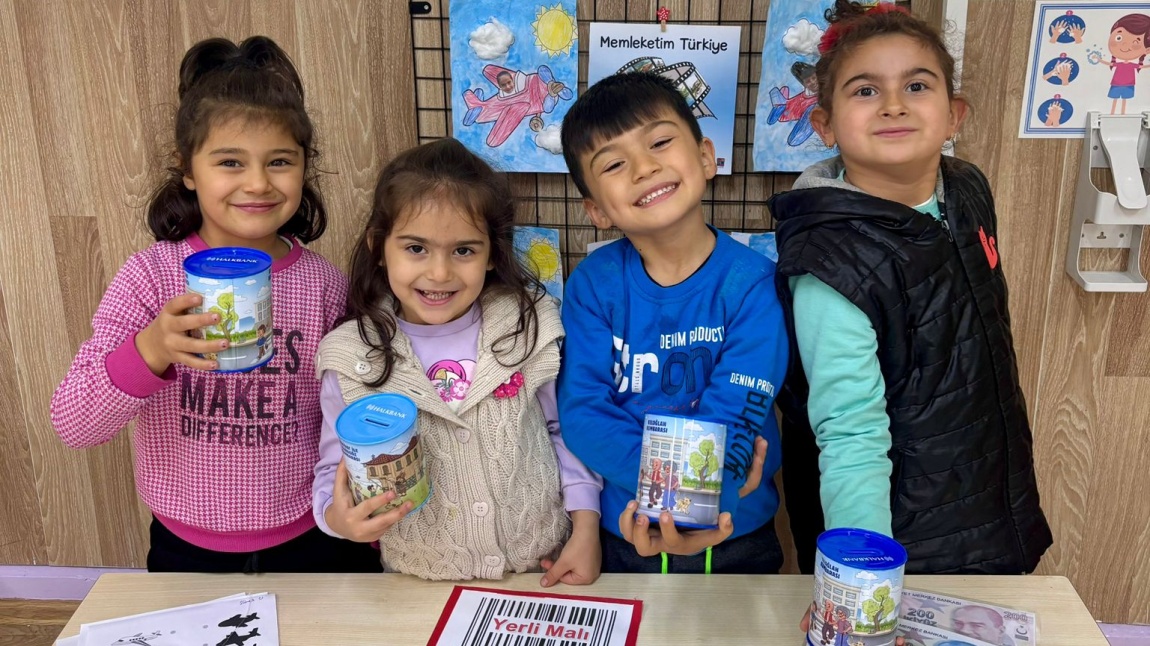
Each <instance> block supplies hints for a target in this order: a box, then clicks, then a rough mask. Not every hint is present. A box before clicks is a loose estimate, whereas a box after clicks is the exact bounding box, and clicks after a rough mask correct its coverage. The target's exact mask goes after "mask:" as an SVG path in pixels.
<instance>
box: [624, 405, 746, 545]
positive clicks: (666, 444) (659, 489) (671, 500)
mask: <svg viewBox="0 0 1150 646" xmlns="http://www.w3.org/2000/svg"><path fill="white" fill-rule="evenodd" d="M726 438H727V427H726V426H724V425H723V424H717V423H715V422H707V421H703V420H698V419H692V418H690V417H678V416H675V415H647V416H645V417H644V418H643V448H642V453H641V455H642V457H641V461H640V466H639V486H638V488H637V489H636V491H635V500H636V501H638V503H639V513H641V514H644V515H646V516H648V517H650V518H651V519H653V520H654V521H658V520H659V515H660V514H662V513H663V512H664V511H666V512H670V513H671V515H672V516H673V517H674V519H675V525H676V526H678V527H685V528H692V529H712V528H715V527H718V526H719V494H720V493H722V490H723V453H724V447H726Z"/></svg>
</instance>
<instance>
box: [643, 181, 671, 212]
mask: <svg viewBox="0 0 1150 646" xmlns="http://www.w3.org/2000/svg"><path fill="white" fill-rule="evenodd" d="M678 189H679V183H678V182H665V183H663V184H660V185H659V186H657V187H655V188H654V190H652V191H650V192H648V193H647V194H645V195H644V196H643V197H641V198H639V199H638V200H637V201H636V202H635V206H638V207H640V208H642V207H645V206H650V205H652V204H658V203H659V202H662V201H664V200H665V199H668V198H669V197H670V196H671V194H673V193H674V192H675V191H676V190H678Z"/></svg>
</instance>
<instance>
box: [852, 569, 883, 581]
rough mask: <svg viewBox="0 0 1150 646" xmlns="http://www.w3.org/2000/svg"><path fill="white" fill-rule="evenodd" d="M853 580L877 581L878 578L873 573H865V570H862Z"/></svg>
mask: <svg viewBox="0 0 1150 646" xmlns="http://www.w3.org/2000/svg"><path fill="white" fill-rule="evenodd" d="M855 578H856V579H866V580H867V581H876V580H878V577H877V576H875V574H874V572H867V571H866V570H863V571H862V572H859V573H858V574H856V575H855Z"/></svg>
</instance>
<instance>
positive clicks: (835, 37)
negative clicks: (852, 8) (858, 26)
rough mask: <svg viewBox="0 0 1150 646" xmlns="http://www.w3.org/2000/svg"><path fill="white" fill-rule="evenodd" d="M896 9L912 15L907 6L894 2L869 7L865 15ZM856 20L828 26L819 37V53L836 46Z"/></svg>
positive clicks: (889, 11)
mask: <svg viewBox="0 0 1150 646" xmlns="http://www.w3.org/2000/svg"><path fill="white" fill-rule="evenodd" d="M896 11H897V12H899V13H905V14H907V15H908V16H909V15H910V12H909V11H907V10H906V8H905V7H900V6H898V5H896V4H894V3H893V2H880V3H878V4H876V5H875V6H873V7H871V8H870V9H867V10H866V11H865V12H864V13H863V15H864V16H878V15H882V14H884V13H891V12H896ZM855 20H857V19H854V20H846V21H843V22H836V23H832V24H831V26H829V27H827V30H826V31H824V32H823V37H822V38H821V39H819V55H822V54H826V53H827V52H828V51H829V50H831V49H832V48H834V46H835V45H837V44H838V42H839V39H840V38H842V37H843V34H845V33H847V32H848V31H850V30H851V28H853V27H854V22H855Z"/></svg>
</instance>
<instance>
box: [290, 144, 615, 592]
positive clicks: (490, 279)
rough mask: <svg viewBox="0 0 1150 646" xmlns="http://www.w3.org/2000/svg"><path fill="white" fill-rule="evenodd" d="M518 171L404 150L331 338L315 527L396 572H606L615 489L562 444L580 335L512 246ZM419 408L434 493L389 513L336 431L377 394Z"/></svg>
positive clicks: (431, 147) (434, 575)
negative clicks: (567, 326) (572, 334)
mask: <svg viewBox="0 0 1150 646" xmlns="http://www.w3.org/2000/svg"><path fill="white" fill-rule="evenodd" d="M513 224H514V203H513V202H512V199H511V194H510V191H509V190H508V187H507V184H506V180H505V179H503V178H502V176H500V175H499V174H497V173H495V172H494V171H492V170H491V168H490V167H488V166H487V164H485V163H484V162H483V161H482V160H481V159H479V158H478V157H476V156H475V155H474V154H472V153H471V152H469V151H468V150H467V149H466V148H464V147H463V146H462V144H460V143H459V142H458V141H455V140H454V139H444V140H440V141H436V142H432V143H429V144H425V145H423V146H419V147H417V148H413V149H411V150H408V151H406V152H404V153H403V154H401V155H399V156H398V157H396V158H395V159H394V160H393V161H392V162H391V163H390V164H388V166H387V167H386V168H384V170H383V172H382V173H381V175H380V178H379V182H378V183H377V185H376V189H375V199H374V201H373V206H372V211H371V215H370V216H369V220H368V223H367V226H366V228H365V230H364V233H363V235H362V236H361V237H360V239H359V241H358V243H357V244H356V246H355V250H354V251H353V254H352V259H351V285H350V290H349V293H348V307H347V316H346V317H345V318H344V323H343V324H342V325H340V326H339V327H338V328H337V329H336V330H334V331H333V332H331V333H330V334H329V335H328V336H327V337H325V338H324V340H323V341H322V342H321V344H320V349H319V352H318V354H317V356H316V359H315V365H316V371H317V373H318V375H319V377H320V379H321V380H322V389H321V395H320V403H321V407H322V409H323V419H324V425H323V429H322V433H321V438H320V460H319V463H318V464H317V465H316V468H315V475H316V479H315V484H314V485H313V494H314V500H313V503H314V505H313V509H314V512H315V519H316V523H317V524H318V525H319V526H320V528H321V529H322V530H323V531H325V532H327V533H329V534H331V535H333V536H338V537H342V538H348V539H351V540H354V541H360V542H373V541H377V540H378V541H379V544H380V547H381V550H382V560H383V565H384V568H385V569H386V570H388V571H394V572H405V573H408V574H414V575H416V576H419V577H421V578H425V579H447V580H461V579H472V578H485V579H498V578H501V577H502V576H503V575H504V574H505V573H507V572H527V571H540V570H543V571H544V575H543V578H542V581H541V584H542V585H544V586H549V585H553V584H554V583H556V582H558V581H562V582H564V583H569V584H586V583H591V582H593V581H594V580H595V579H596V578H598V576H599V565H600V559H601V552H600V547H599V535H598V524H599V492H600V490H601V488H602V482H601V481H600V479H599V478H598V476H596V475H594V474H592V473H591V472H590V471H588V470H587V468H586V467H584V466H583V465H582V463H580V462H579V461H578V460H577V459H576V458H575V457H574V456H573V455H571V453H570V452H568V451H567V448H566V447H565V446H564V445H563V441H562V439H561V438H560V435H559V423H558V414H557V406H556V399H555V377H556V375H557V374H558V371H559V341H560V339H561V338H562V336H563V328H562V325H561V323H560V321H559V315H558V312H557V311H556V307H555V305H554V304H553V303H552V302H551V301H550V300H549V299H547V298H546V295H545V293H544V292H543V290H542V288H541V287H540V286H539V284H538V282H537V281H536V280H534V279H533V278H532V277H531V275H530V274H529V273H528V272H526V271H525V270H524V269H523V267H521V266H520V265H519V263H518V261H517V260H516V258H515V256H514V251H513V248H512V226H513ZM380 392H390V393H398V394H402V395H405V396H407V397H409V398H411V399H412V400H413V401H414V402H415V404H416V406H417V407H418V409H419V421H418V424H419V432H420V442H421V443H422V444H423V447H424V455H425V456H426V459H427V468H428V473H429V475H430V479H431V483H432V486H433V493H432V495H431V497H430V498H429V499H428V500H427V502H426V503H425V504H424V505H423V506H422V507H420V509H419V510H418V511H416V512H414V513H410V512H411V503H410V502H405V503H403V504H402V505H400V506H399V507H396V508H394V509H391V510H389V511H386V512H383V513H381V514H378V515H376V516H374V517H373V516H372V515H371V514H372V512H374V511H376V510H377V509H379V508H381V507H383V506H384V505H386V504H387V503H388V502H390V501H391V500H392V499H394V497H395V494H394V493H393V492H388V493H385V494H382V495H378V496H375V497H373V498H368V499H367V500H365V501H364V502H362V503H360V504H358V505H357V504H355V502H354V500H353V499H352V494H351V491H350V490H349V488H348V482H347V472H346V468H345V466H344V464H343V462H342V459H341V458H342V452H341V449H340V444H339V439H338V438H337V437H336V434H335V430H334V424H335V420H336V418H337V417H338V416H339V414H340V413H341V412H342V411H343V409H344V408H345V407H346V406H347V405H348V404H350V403H351V402H353V401H355V400H357V399H359V398H361V397H365V396H367V395H371V394H373V393H380Z"/></svg>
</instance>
